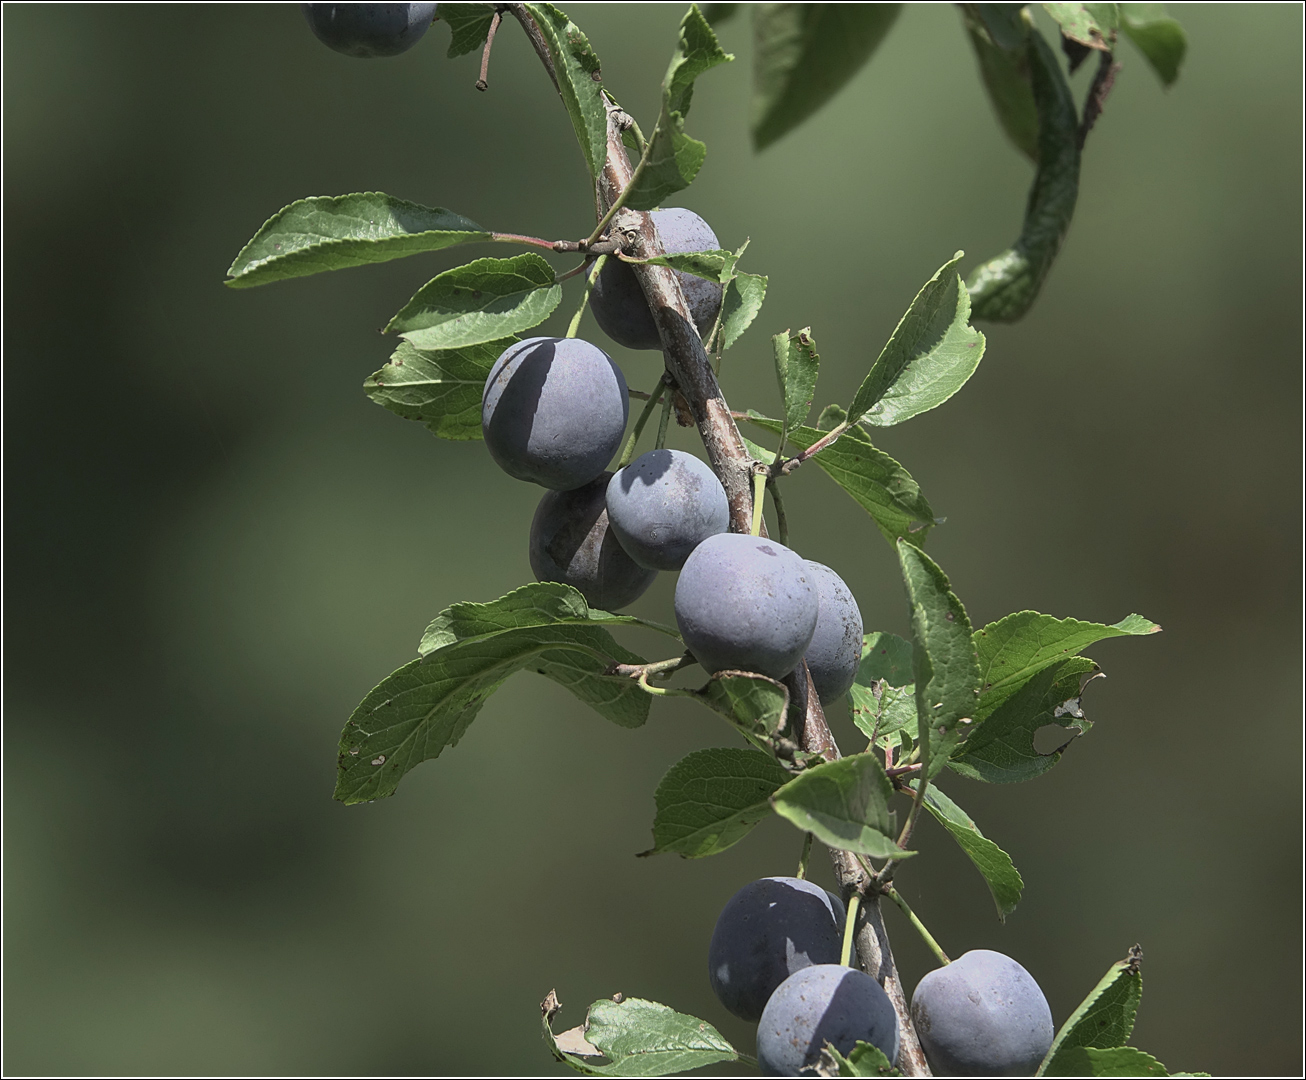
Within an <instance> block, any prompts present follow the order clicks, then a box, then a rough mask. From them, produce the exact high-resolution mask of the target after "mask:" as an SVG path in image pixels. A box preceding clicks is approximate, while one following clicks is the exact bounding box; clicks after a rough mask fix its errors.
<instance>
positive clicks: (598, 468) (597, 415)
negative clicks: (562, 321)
mask: <svg viewBox="0 0 1306 1080" xmlns="http://www.w3.org/2000/svg"><path fill="white" fill-rule="evenodd" d="M629 416H630V396H629V394H628V392H627V389H626V377H625V375H623V374H622V372H621V368H619V367H617V365H616V364H614V363H613V362H612V358H611V357H609V356H608V354H607V353H605V352H604V351H603V350H602V349H600V348H599V347H598V346H597V345H591V344H590V343H589V342H588V341H585V340H583V339H582V338H554V337H533V338H527V339H526V340H525V341H518V342H516V343H514V344H512V345H509V346H508V348H506V349H505V350H504V351H503V354H502V355H501V356H500V357H499V359H498V360H496V361H495V362H494V366H493V367H492V368H490V374H489V376H488V377H487V378H486V380H485V390H484V391H483V393H482V395H481V433H482V435H483V436H484V437H485V446H486V448H487V449H488V450H489V451H490V456H491V457H493V458H494V460H495V461H496V462H497V463H498V465H499V467H500V468H501V469H503V471H504V472H506V473H507V474H508V475H509V476H513V477H516V478H517V479H518V480H527V481H530V482H531V483H535V484H539V485H540V486H541V487H546V488H553V489H554V490H555V491H567V490H570V489H571V488H578V487H581V486H583V485H585V484H588V483H589V482H590V481H591V480H593V479H594V478H595V477H597V476H598V475H599V474H600V473H601V472H603V471H604V469H606V468H607V466H608V462H609V461H611V460H612V456H613V454H615V453H616V452H617V447H618V446H620V445H621V438H622V436H623V435H624V434H625V431H626V421H627V419H629Z"/></svg>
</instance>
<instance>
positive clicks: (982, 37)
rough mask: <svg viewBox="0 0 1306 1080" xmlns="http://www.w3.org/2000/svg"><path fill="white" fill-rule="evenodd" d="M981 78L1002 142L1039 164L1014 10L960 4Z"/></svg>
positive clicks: (1034, 114) (1020, 25)
mask: <svg viewBox="0 0 1306 1080" xmlns="http://www.w3.org/2000/svg"><path fill="white" fill-rule="evenodd" d="M961 11H962V19H963V21H964V22H965V24H966V33H967V34H968V35H969V37H970V44H971V47H972V48H973V49H974V50H975V58H976V59H977V60H978V61H979V67H980V77H981V78H982V79H983V81H984V89H985V90H986V91H987V92H988V96H989V101H990V102H991V103H992V105H993V111H994V112H996V113H997V115H998V122H999V123H1000V124H1001V125H1002V130H1003V131H1005V132H1006V133H1007V137H1008V138H1009V139H1010V140H1011V141H1012V142H1013V143H1015V144H1016V147H1017V149H1019V150H1020V152H1021V153H1023V154H1024V155H1025V156H1026V157H1028V158H1029V159H1030V160H1031V161H1038V108H1037V106H1035V104H1034V88H1033V86H1032V85H1031V84H1030V76H1029V62H1028V59H1027V56H1026V50H1025V35H1026V33H1027V32H1028V28H1027V27H1026V25H1025V23H1024V21H1023V20H1022V19H1021V17H1020V7H1019V5H1016V4H976V5H970V4H963V5H962V8H961Z"/></svg>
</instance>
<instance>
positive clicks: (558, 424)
mask: <svg viewBox="0 0 1306 1080" xmlns="http://www.w3.org/2000/svg"><path fill="white" fill-rule="evenodd" d="M652 217H653V221H654V223H655V225H656V226H657V229H658V233H659V236H660V238H661V240H662V243H663V246H664V247H665V249H666V250H667V251H668V252H671V253H683V252H691V251H710V250H715V249H717V248H718V247H719V244H718V241H717V238H716V236H715V235H714V234H713V232H712V230H711V229H710V228H709V227H708V225H707V223H706V222H704V221H703V219H702V218H700V217H699V216H698V215H697V214H694V213H692V212H691V211H689V210H683V209H665V210H655V211H654V212H653V214H652ZM680 283H681V287H682V288H683V290H684V292H685V296H686V299H687V300H688V301H689V305H690V310H691V314H692V315H693V317H694V321H695V322H696V323H697V324H698V326H699V329H700V332H701V333H707V331H708V330H710V328H711V326H712V324H713V323H714V322H715V320H716V317H717V313H718V312H719V311H720V308H721V300H722V288H721V286H720V285H719V284H716V283H714V282H710V281H706V280H704V279H702V278H698V277H694V276H693V275H690V274H687V273H680ZM590 300H591V306H592V310H593V312H594V317H595V320H596V321H597V322H598V324H599V326H601V327H602V328H603V329H604V331H605V332H606V333H607V334H608V335H609V336H610V337H611V338H612V339H613V340H615V341H617V342H619V343H620V344H622V345H625V346H627V347H628V348H634V349H658V348H660V347H661V342H660V340H659V338H658V332H657V327H656V326H655V325H654V322H653V315H652V312H651V311H650V310H649V307H648V301H647V300H646V299H645V298H644V294H643V292H642V290H641V289H640V286H639V282H638V281H637V280H636V278H635V275H634V272H633V271H632V270H631V268H630V267H629V266H627V265H625V264H624V263H621V262H620V261H618V260H616V259H611V260H609V261H608V262H607V263H605V265H604V266H603V268H602V269H601V270H600V271H599V274H598V276H597V278H596V279H595V282H594V287H593V290H592V293H591V298H590ZM629 418H630V398H629V392H628V390H627V387H626V379H625V376H624V375H623V374H622V372H621V369H620V368H619V367H618V366H617V365H616V364H615V363H613V361H612V358H611V357H610V356H608V354H607V353H606V352H604V351H603V350H602V349H600V348H599V347H598V346H597V345H594V344H592V343H590V342H588V341H585V340H583V339H580V338H553V337H536V338H528V339H527V340H525V341H520V342H516V343H515V344H513V345H511V346H509V347H508V348H507V349H506V350H504V352H503V354H502V355H501V356H500V357H499V359H498V360H497V361H496V362H495V364H494V366H493V368H491V370H490V374H489V377H488V378H487V380H486V383H485V392H484V395H483V396H482V399H481V429H482V432H483V434H484V436H485V445H486V446H487V447H488V449H489V451H490V454H491V456H492V457H493V458H494V460H495V461H496V462H498V464H499V465H500V466H501V467H502V468H503V470H504V471H505V472H507V473H508V474H509V475H510V476H514V477H516V478H517V479H519V480H527V481H530V482H532V483H536V484H539V485H541V486H542V487H545V488H548V489H549V491H548V492H547V493H546V494H545V495H544V497H543V498H542V499H541V500H540V504H539V507H538V508H537V509H536V511H535V518H534V520H533V521H532V522H531V531H530V562H531V569H532V570H533V571H534V573H535V576H536V577H537V578H538V579H539V580H541V581H558V582H562V583H564V584H567V585H571V586H574V587H575V588H577V589H579V590H580V592H581V593H582V594H583V595H584V597H585V599H586V600H587V601H588V602H589V603H590V604H591V605H593V606H594V607H597V608H602V609H604V610H608V611H611V610H615V609H618V608H622V607H625V606H626V605H627V604H630V603H632V602H633V601H634V600H635V599H636V598H638V597H639V596H640V595H641V594H642V593H643V592H644V591H645V590H646V589H647V588H648V587H649V585H651V584H652V582H653V579H654V578H655V577H656V576H657V573H658V571H659V570H679V571H680V577H679V579H678V581H677V583H676V598H675V610H676V622H677V623H678V624H679V627H680V632H681V635H682V637H683V638H684V641H685V646H686V648H687V649H688V650H689V652H690V653H691V654H692V655H693V657H694V659H695V660H696V661H698V663H699V664H701V665H702V666H703V667H704V668H705V669H706V670H707V671H708V672H710V673H716V672H718V671H724V670H732V671H750V672H757V673H760V674H762V675H767V676H770V677H771V678H773V679H780V678H783V677H784V676H786V675H788V674H789V673H790V672H791V671H793V670H794V668H795V667H797V666H798V664H799V663H800V662H801V661H802V660H803V659H804V657H805V658H806V660H807V663H808V665H809V667H810V669H811V674H812V681H813V684H814V686H815V687H816V690H817V693H818V695H819V696H820V698H821V699H822V701H824V702H832V701H834V700H835V699H836V698H838V697H839V696H841V695H842V694H844V693H845V692H846V691H847V690H848V688H849V687H850V686H851V685H852V682H853V678H854V677H855V675H856V673H857V665H858V662H859V660H860V658H861V647H862V617H861V612H860V611H859V610H858V608H857V602H856V600H854V599H853V595H852V593H851V592H850V591H849V589H848V586H847V585H845V584H844V583H843V581H842V580H841V579H840V578H839V576H838V575H837V574H835V573H834V571H833V570H831V569H830V568H829V567H827V566H823V565H821V564H820V563H815V562H811V561H809V560H805V559H803V558H801V557H800V556H799V555H797V554H796V553H795V552H793V551H791V550H790V549H789V548H788V547H786V546H784V545H782V544H779V543H776V542H775V541H774V540H767V539H762V538H759V537H755V536H744V535H742V534H739V533H730V532H728V531H727V530H728V528H729V526H730V508H729V505H728V503H727V500H726V493H725V489H724V488H723V487H722V486H721V481H720V480H718V479H717V477H716V475H715V474H714V473H713V472H712V470H711V469H710V468H709V467H708V466H707V465H706V464H705V463H704V462H703V461H701V460H699V459H698V458H696V457H694V456H693V455H692V454H687V453H685V452H683V451H680V450H651V451H649V452H648V453H646V454H644V455H642V456H641V457H638V458H636V459H635V460H634V461H632V462H631V463H630V464H629V465H626V466H625V467H624V468H620V469H618V470H617V471H616V472H615V473H610V472H608V471H607V465H608V462H609V461H611V459H612V456H613V455H614V454H615V453H616V451H617V448H618V447H619V446H620V444H621V441H622V437H623V435H624V434H625V431H626V424H627V421H628V420H629Z"/></svg>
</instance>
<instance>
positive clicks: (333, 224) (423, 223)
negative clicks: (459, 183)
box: [226, 191, 491, 289]
mask: <svg viewBox="0 0 1306 1080" xmlns="http://www.w3.org/2000/svg"><path fill="white" fill-rule="evenodd" d="M490 236H491V234H490V232H489V231H488V230H486V229H483V228H481V226H479V225H477V224H476V222H474V221H472V220H471V219H469V218H465V217H463V216H462V215H460V214H455V213H454V212H453V211H452V210H445V209H444V208H443V207H439V206H435V207H431V206H420V205H418V204H417V203H412V202H407V201H405V200H403V199H396V198H395V197H394V196H392V195H384V194H382V193H381V192H379V191H367V192H361V193H360V194H357V195H336V196H322V197H315V198H312V199H300V200H299V201H298V202H293V203H291V204H290V205H289V206H287V207H284V208H282V209H281V210H278V211H277V212H276V213H275V214H273V215H272V217H270V218H268V220H267V221H266V222H265V223H264V225H263V227H262V228H261V229H259V231H258V232H256V233H255V234H254V238H253V239H252V240H250V242H249V243H248V244H246V245H245V246H244V247H243V248H241V250H240V254H239V255H237V256H236V261H235V262H233V263H232V264H231V268H230V269H229V270H228V271H227V282H226V284H228V285H230V286H231V287H232V288H233V289H246V288H249V287H250V286H253V285H265V284H267V283H268V282H270V281H281V280H282V279H284V278H296V277H306V276H308V275H309V274H320V273H323V272H324V271H326V270H343V269H345V268H346V267H350V266H367V265H369V264H370V263H381V262H389V261H390V260H391V259H400V258H403V256H405V255H416V254H418V253H419V252H423V251H439V250H440V249H441V248H447V247H452V246H453V245H454V244H469V243H474V242H477V241H482V240H489V239H490Z"/></svg>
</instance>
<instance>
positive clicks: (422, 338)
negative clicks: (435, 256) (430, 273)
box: [385, 251, 562, 350]
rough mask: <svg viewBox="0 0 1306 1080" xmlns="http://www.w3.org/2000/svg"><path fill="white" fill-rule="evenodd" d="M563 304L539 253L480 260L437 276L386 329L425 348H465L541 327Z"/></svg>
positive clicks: (549, 268)
mask: <svg viewBox="0 0 1306 1080" xmlns="http://www.w3.org/2000/svg"><path fill="white" fill-rule="evenodd" d="M561 299H562V286H561V285H558V284H555V282H554V277H553V268H552V267H551V266H549V264H548V263H547V262H545V261H544V259H543V258H541V257H540V256H539V255H536V254H535V253H534V252H533V251H528V252H525V253H523V254H521V255H514V256H513V257H512V258H511V259H476V260H475V261H474V262H469V263H467V264H466V265H465V266H456V267H454V268H453V269H452V270H446V271H445V272H444V273H443V274H437V275H436V276H435V277H433V278H432V279H431V280H430V281H428V282H427V283H426V284H425V285H423V286H422V287H421V288H420V289H418V290H417V292H416V294H414V296H413V298H412V299H411V300H409V301H408V303H407V304H405V305H404V307H403V310H401V311H400V312H399V314H397V315H396V316H395V317H394V318H393V319H391V320H390V322H389V324H388V325H387V326H386V328H385V330H386V333H398V334H401V335H403V337H405V338H406V339H407V340H408V341H410V342H411V343H412V344H413V345H414V346H415V347H417V348H419V349H432V350H433V349H460V348H463V347H465V346H467V345H479V344H481V343H482V342H486V341H498V340H500V339H501V338H506V337H509V336H510V335H512V334H517V333H520V332H521V331H523V330H529V329H530V328H531V327H533V326H538V325H539V324H540V323H542V322H543V321H544V320H545V319H547V318H548V317H549V316H550V315H551V314H552V313H553V309H554V308H556V307H557V306H558V302H559V301H560V300H561Z"/></svg>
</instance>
